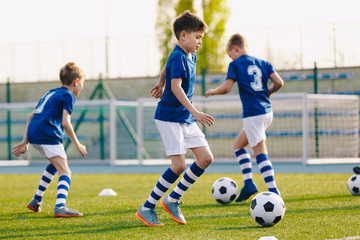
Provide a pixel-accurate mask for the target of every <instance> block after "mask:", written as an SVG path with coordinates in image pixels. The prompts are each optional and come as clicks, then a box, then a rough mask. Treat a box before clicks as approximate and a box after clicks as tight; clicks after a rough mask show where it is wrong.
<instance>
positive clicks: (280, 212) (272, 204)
mask: <svg viewBox="0 0 360 240" xmlns="http://www.w3.org/2000/svg"><path fill="white" fill-rule="evenodd" d="M250 214H251V217H252V218H253V219H254V221H255V222H257V223H258V224H260V225H261V226H263V227H271V226H273V225H275V224H276V223H278V222H280V220H281V219H282V218H283V217H284V214H285V203H284V201H283V200H282V198H281V197H280V196H279V195H277V194H276V193H272V192H261V193H259V194H257V195H256V196H255V197H254V198H253V199H252V200H251V203H250Z"/></svg>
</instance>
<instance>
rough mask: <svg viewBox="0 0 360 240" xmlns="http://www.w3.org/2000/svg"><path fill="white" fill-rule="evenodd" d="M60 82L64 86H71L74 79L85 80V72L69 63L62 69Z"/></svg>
mask: <svg viewBox="0 0 360 240" xmlns="http://www.w3.org/2000/svg"><path fill="white" fill-rule="evenodd" d="M59 75H60V81H61V83H62V84H63V85H65V86H68V85H70V84H71V83H72V82H73V80H74V79H76V78H78V79H81V78H85V74H84V72H83V70H82V69H81V68H80V67H79V66H77V65H76V64H75V63H73V62H69V63H67V64H66V65H65V66H64V67H62V68H61V69H60V74H59Z"/></svg>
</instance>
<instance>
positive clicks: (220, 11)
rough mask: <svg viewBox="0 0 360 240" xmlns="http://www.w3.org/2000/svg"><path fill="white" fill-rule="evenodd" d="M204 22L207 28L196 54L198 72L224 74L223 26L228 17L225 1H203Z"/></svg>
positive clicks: (224, 40) (228, 11)
mask: <svg viewBox="0 0 360 240" xmlns="http://www.w3.org/2000/svg"><path fill="white" fill-rule="evenodd" d="M203 12H204V21H205V22H206V24H207V25H208V27H209V30H208V33H207V34H205V36H204V38H203V45H202V48H201V49H200V51H199V53H198V66H197V67H198V70H201V69H203V68H205V69H206V70H207V72H213V73H214V72H224V71H225V70H226V69H225V57H226V51H225V43H226V41H227V39H224V37H225V36H224V33H225V26H226V23H227V21H228V19H229V17H230V9H229V7H228V5H227V1H226V0H204V1H203Z"/></svg>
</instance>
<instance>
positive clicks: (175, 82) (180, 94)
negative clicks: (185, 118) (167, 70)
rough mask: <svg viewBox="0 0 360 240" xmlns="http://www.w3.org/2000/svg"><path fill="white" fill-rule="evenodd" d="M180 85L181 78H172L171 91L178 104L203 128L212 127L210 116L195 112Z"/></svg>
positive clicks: (212, 120) (212, 121)
mask: <svg viewBox="0 0 360 240" xmlns="http://www.w3.org/2000/svg"><path fill="white" fill-rule="evenodd" d="M181 83H182V79H181V78H174V79H172V80H171V91H172V92H173V93H174V95H175V96H176V98H177V99H178V100H179V102H180V103H181V104H182V105H183V106H184V107H185V108H186V109H187V110H188V111H189V112H190V113H191V115H192V116H193V117H194V118H195V120H196V121H198V122H199V123H201V125H203V126H204V127H206V124H207V125H208V126H212V125H214V118H213V117H212V116H210V115H209V114H206V113H203V112H199V111H198V110H196V108H195V107H194V105H192V104H191V102H190V101H189V99H188V98H187V96H186V94H185V92H184V90H183V89H182V87H181Z"/></svg>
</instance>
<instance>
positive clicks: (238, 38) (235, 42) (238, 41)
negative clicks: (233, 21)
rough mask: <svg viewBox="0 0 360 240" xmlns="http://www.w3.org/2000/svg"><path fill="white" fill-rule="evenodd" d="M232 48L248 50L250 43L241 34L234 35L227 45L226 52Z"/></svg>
mask: <svg viewBox="0 0 360 240" xmlns="http://www.w3.org/2000/svg"><path fill="white" fill-rule="evenodd" d="M232 46H238V47H240V48H247V47H248V43H247V40H246V38H245V37H244V36H243V35H241V34H238V33H236V34H234V35H232V36H231V37H230V39H229V41H228V43H227V45H226V51H230V50H231V47H232Z"/></svg>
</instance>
